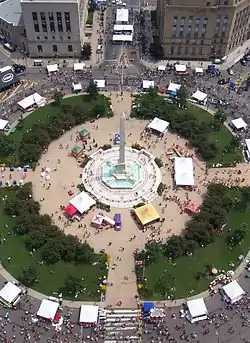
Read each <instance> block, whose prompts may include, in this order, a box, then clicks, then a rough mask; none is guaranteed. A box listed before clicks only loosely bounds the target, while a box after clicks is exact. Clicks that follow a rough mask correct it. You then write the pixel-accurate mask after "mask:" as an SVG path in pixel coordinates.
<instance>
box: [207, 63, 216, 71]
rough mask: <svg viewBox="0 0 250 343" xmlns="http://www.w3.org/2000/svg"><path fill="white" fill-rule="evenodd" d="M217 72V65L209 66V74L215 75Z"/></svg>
mask: <svg viewBox="0 0 250 343" xmlns="http://www.w3.org/2000/svg"><path fill="white" fill-rule="evenodd" d="M215 70H216V67H215V65H213V64H210V65H209V66H207V71H208V72H209V73H214V72H215Z"/></svg>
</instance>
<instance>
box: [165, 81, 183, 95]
mask: <svg viewBox="0 0 250 343" xmlns="http://www.w3.org/2000/svg"><path fill="white" fill-rule="evenodd" d="M180 88H181V85H179V84H178V83H174V82H170V84H169V86H168V92H173V93H177V91H178V90H179V89H180Z"/></svg>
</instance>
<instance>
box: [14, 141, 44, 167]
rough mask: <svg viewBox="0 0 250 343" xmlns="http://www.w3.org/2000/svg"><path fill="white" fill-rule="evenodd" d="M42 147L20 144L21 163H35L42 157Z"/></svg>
mask: <svg viewBox="0 0 250 343" xmlns="http://www.w3.org/2000/svg"><path fill="white" fill-rule="evenodd" d="M42 152H43V147H41V146H40V145H38V144H35V143H34V144H25V143H22V144H21V148H20V150H19V158H20V161H21V162H22V163H32V162H37V161H38V160H39V158H40V156H41V155H42Z"/></svg>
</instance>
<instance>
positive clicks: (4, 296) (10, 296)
mask: <svg viewBox="0 0 250 343" xmlns="http://www.w3.org/2000/svg"><path fill="white" fill-rule="evenodd" d="M21 293H22V290H21V289H20V288H19V287H17V286H16V285H14V283H12V282H10V281H9V282H7V283H6V284H5V285H4V286H3V288H2V289H1V290H0V300H2V301H4V302H5V303H7V304H12V303H13V302H15V300H16V299H17V297H18V296H19V295H20V294H21Z"/></svg>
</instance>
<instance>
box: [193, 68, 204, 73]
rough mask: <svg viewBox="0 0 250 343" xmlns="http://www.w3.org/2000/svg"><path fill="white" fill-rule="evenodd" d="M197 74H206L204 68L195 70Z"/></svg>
mask: <svg viewBox="0 0 250 343" xmlns="http://www.w3.org/2000/svg"><path fill="white" fill-rule="evenodd" d="M195 72H196V74H203V73H204V71H203V68H195Z"/></svg>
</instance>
